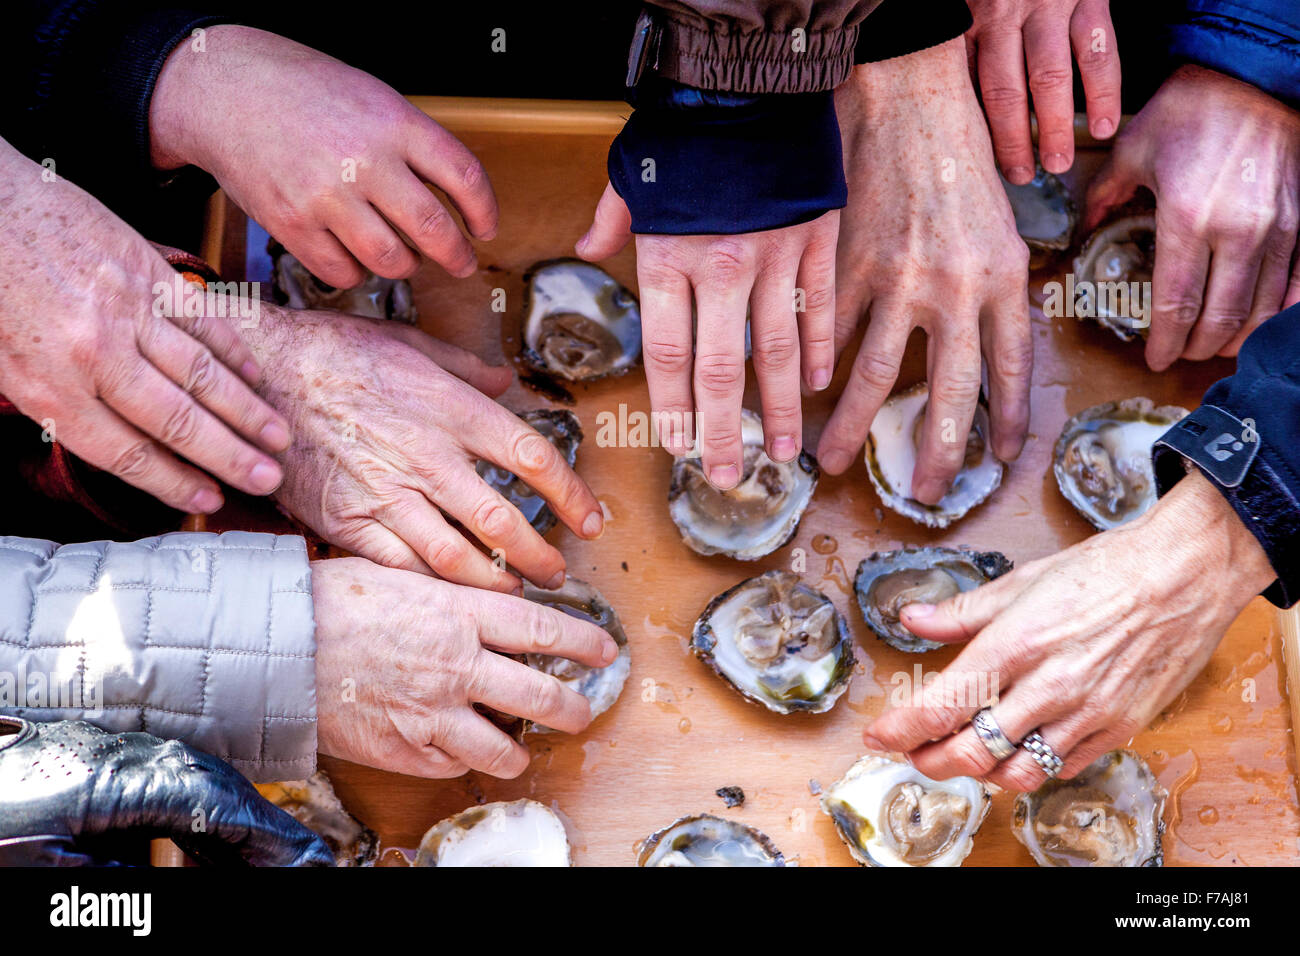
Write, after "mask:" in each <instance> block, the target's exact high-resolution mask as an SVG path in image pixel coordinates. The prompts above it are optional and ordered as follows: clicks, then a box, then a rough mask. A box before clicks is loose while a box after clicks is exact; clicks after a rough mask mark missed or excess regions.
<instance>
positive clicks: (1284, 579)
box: [1154, 305, 1300, 607]
mask: <svg viewBox="0 0 1300 956" xmlns="http://www.w3.org/2000/svg"><path fill="white" fill-rule="evenodd" d="M1154 460H1155V470H1156V485H1157V488H1158V490H1159V492H1160V494H1164V493H1165V492H1166V491H1168V490H1169V489H1170V488H1172V487H1173V486H1174V485H1175V484H1176V483H1177V482H1178V480H1179V479H1180V478H1182V477H1183V475H1185V474H1186V468H1187V464H1186V463H1189V462H1190V464H1191V465H1193V466H1195V467H1196V468H1198V469H1199V470H1200V471H1201V472H1202V473H1204V474H1205V476H1206V477H1207V478H1209V479H1210V481H1212V482H1214V484H1215V486H1216V487H1217V488H1218V489H1219V491H1220V492H1222V493H1223V496H1224V497H1225V498H1227V500H1228V502H1229V503H1230V504H1231V505H1232V507H1233V510H1235V511H1236V512H1237V516H1238V517H1239V518H1241V520H1242V523H1244V524H1245V525H1246V527H1247V528H1249V529H1250V531H1251V533H1252V534H1254V535H1255V537H1256V539H1258V541H1259V543H1260V546H1261V547H1262V548H1263V549H1264V552H1265V553H1266V554H1267V555H1268V559H1269V562H1270V563H1271V564H1272V565H1273V570H1274V571H1276V572H1277V578H1278V579H1277V581H1276V583H1274V584H1273V585H1272V586H1270V587H1269V589H1268V590H1267V591H1265V592H1264V596H1265V597H1266V598H1268V599H1269V600H1270V601H1272V602H1273V603H1274V604H1276V605H1278V606H1279V607H1290V606H1291V605H1292V604H1294V603H1295V602H1296V601H1297V600H1300V305H1297V306H1292V307H1291V308H1289V309H1287V310H1286V311H1285V312H1282V313H1279V314H1278V315H1275V316H1274V317H1273V318H1271V319H1269V320H1268V321H1267V322H1265V323H1264V324H1263V325H1261V326H1260V327H1259V328H1258V329H1256V330H1255V331H1254V332H1253V333H1252V334H1251V335H1250V337H1249V338H1247V339H1246V342H1245V344H1244V345H1243V346H1242V348H1241V354H1240V355H1239V356H1238V358H1237V371H1236V374H1234V375H1231V376H1229V377H1228V378H1225V379H1222V380H1221V381H1218V382H1215V383H1214V384H1213V385H1212V386H1210V389H1209V391H1207V392H1206V393H1205V398H1204V399H1203V400H1202V403H1201V407H1200V408H1198V409H1196V411H1194V412H1193V413H1192V414H1191V415H1189V416H1188V417H1187V418H1185V419H1183V420H1182V421H1181V422H1179V423H1178V424H1177V425H1175V426H1174V427H1173V428H1171V429H1170V430H1169V431H1168V432H1167V433H1165V435H1164V436H1163V437H1162V438H1161V439H1160V440H1159V441H1158V442H1157V443H1156V447H1155V449H1154Z"/></svg>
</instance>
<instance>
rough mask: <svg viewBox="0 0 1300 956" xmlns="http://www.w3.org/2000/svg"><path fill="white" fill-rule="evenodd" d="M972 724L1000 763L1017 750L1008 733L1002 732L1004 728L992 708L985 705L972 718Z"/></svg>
mask: <svg viewBox="0 0 1300 956" xmlns="http://www.w3.org/2000/svg"><path fill="white" fill-rule="evenodd" d="M970 725H971V729H972V730H974V731H975V736H976V737H978V738H979V739H980V742H981V743H983V744H984V746H985V747H987V748H988V751H989V753H991V754H992V755H993V759H994V760H996V761H997V762H998V763H1001V762H1002V761H1004V760H1006V759H1007V758H1008V757H1010V756H1011V755H1012V754H1014V753H1015V752H1016V745H1015V744H1013V743H1012V742H1011V741H1010V740H1008V739H1007V735H1006V734H1004V733H1003V732H1002V728H1001V727H999V726H998V722H997V721H996V720H995V719H994V717H993V710H992V708H989V707H985V708H984V709H983V710H981V711H979V712H977V713H976V714H975V716H974V717H972V718H971V721H970Z"/></svg>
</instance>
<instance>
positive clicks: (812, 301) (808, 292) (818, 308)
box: [804, 285, 835, 313]
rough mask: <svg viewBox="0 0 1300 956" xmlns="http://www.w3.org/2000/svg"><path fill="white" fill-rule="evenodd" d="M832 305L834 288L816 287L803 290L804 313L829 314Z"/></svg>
mask: <svg viewBox="0 0 1300 956" xmlns="http://www.w3.org/2000/svg"><path fill="white" fill-rule="evenodd" d="M834 305H835V287H834V286H829V285H818V286H813V287H812V288H811V289H805V290H804V310H805V311H806V312H813V313H817V312H829V311H830V310H831V308H832V307H833V306H834Z"/></svg>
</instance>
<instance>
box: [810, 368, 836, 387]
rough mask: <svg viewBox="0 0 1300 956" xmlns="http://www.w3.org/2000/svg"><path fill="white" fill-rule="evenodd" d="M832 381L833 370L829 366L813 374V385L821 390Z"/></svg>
mask: <svg viewBox="0 0 1300 956" xmlns="http://www.w3.org/2000/svg"><path fill="white" fill-rule="evenodd" d="M830 383H831V371H830V369H827V368H819V369H817V370H816V371H815V372H813V374H812V387H813V388H814V389H816V390H817V391H819V392H820V391H821V390H822V389H824V388H825V387H826V386H827V385H829V384H830Z"/></svg>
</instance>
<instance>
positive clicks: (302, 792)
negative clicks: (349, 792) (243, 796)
mask: <svg viewBox="0 0 1300 956" xmlns="http://www.w3.org/2000/svg"><path fill="white" fill-rule="evenodd" d="M257 790H258V792H259V793H260V794H261V795H262V796H264V797H265V798H266V799H267V800H269V801H271V802H272V803H274V804H275V805H276V806H277V807H279V808H280V809H281V810H283V811H285V812H286V813H288V814H289V815H290V816H291V817H293V818H294V819H295V820H297V821H298V822H299V823H301V824H302V825H303V826H305V827H306V828H307V829H309V830H313V831H315V833H316V834H317V835H318V836H319V837H320V838H321V839H322V840H324V841H325V843H326V845H327V846H329V848H330V849H331V850H333V851H334V863H335V865H336V866H374V865H375V860H377V859H378V858H379V837H378V836H377V835H376V834H375V831H374V830H371V829H370V828H369V827H367V826H366V825H365V824H363V823H362V822H361V821H360V820H358V819H357V818H356V817H354V816H353V815H352V814H350V813H349V812H348V810H347V808H346V807H345V806H343V801H341V800H340V799H339V798H338V794H336V793H335V792H334V787H333V786H332V785H331V784H330V778H329V777H328V776H326V774H325V772H324V771H323V770H318V771H317V772H316V773H314V774H312V775H311V776H310V777H308V778H307V779H306V780H281V781H279V782H278V783H263V784H258V786H257Z"/></svg>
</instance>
